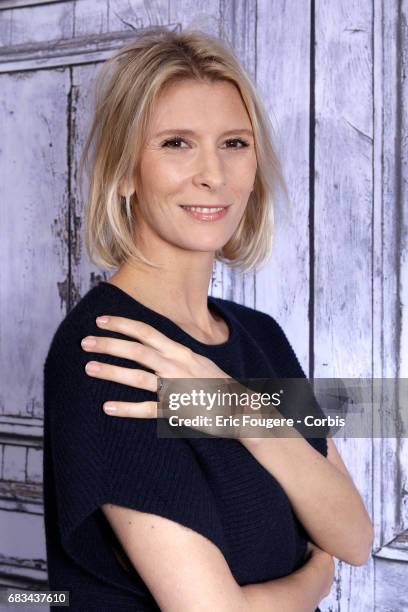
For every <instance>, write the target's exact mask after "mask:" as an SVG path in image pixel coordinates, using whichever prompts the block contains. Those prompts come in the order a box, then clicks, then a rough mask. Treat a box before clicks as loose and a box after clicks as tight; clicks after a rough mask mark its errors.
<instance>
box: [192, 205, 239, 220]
mask: <svg viewBox="0 0 408 612" xmlns="http://www.w3.org/2000/svg"><path fill="white" fill-rule="evenodd" d="M181 208H183V209H184V210H185V211H186V213H187V214H189V215H190V216H191V217H193V218H195V219H198V220H200V221H216V220H217V219H222V218H223V217H225V215H226V214H227V212H228V208H229V205H228V206H181Z"/></svg>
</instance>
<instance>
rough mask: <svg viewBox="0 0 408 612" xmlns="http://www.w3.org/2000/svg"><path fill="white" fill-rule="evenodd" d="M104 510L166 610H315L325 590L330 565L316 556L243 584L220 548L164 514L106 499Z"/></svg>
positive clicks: (146, 581)
mask: <svg viewBox="0 0 408 612" xmlns="http://www.w3.org/2000/svg"><path fill="white" fill-rule="evenodd" d="M102 510H103V512H104V514H105V516H106V517H107V519H108V521H109V522H110V524H111V525H112V529H113V530H114V532H115V533H116V535H117V538H118V540H119V542H120V543H121V544H122V547H123V549H124V551H125V552H126V554H127V556H128V558H129V560H130V562H131V563H132V564H133V566H134V567H135V568H136V570H137V572H138V573H139V574H140V576H141V578H142V580H143V581H144V582H145V584H146V585H147V587H148V589H149V590H150V592H151V593H152V595H153V597H154V599H155V600H156V602H157V604H158V605H159V607H160V609H161V610H162V611H163V612H201V611H204V610H205V611H208V610H211V611H213V610H217V612H264V611H265V612H266V610H267V611H268V612H273V611H274V610H276V612H311V611H312V610H314V609H315V607H316V605H317V604H318V602H319V601H320V600H321V599H322V598H323V597H324V596H325V595H326V594H327V588H330V586H329V585H331V581H332V575H331V573H330V572H331V570H330V564H329V563H328V562H327V559H328V558H329V555H326V553H322V554H323V555H326V564H324V563H322V559H321V558H320V560H319V559H318V558H312V559H311V560H310V561H308V562H306V564H305V565H304V566H303V567H302V568H301V569H300V570H298V571H296V572H294V573H293V574H291V575H290V576H287V577H285V578H279V579H278V580H271V581H268V582H264V583H259V584H253V585H246V586H244V587H240V586H239V585H238V583H237V582H236V580H235V578H234V576H233V575H232V573H231V570H230V568H229V566H228V564H227V562H226V560H225V557H224V556H223V554H222V552H221V551H220V549H219V548H218V547H217V546H216V545H215V544H214V543H213V542H211V541H210V540H208V539H207V538H205V537H204V536H202V535H201V534H199V533H197V532H195V531H193V530H191V529H188V528H187V527H184V526H183V525H180V524H179V523H176V522H174V521H171V520H169V519H166V518H164V517H161V516H158V515H155V514H150V513H146V512H140V511H138V510H134V509H130V508H124V507H121V506H116V505H113V504H104V505H103V506H102Z"/></svg>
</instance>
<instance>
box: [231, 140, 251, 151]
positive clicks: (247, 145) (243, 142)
mask: <svg viewBox="0 0 408 612" xmlns="http://www.w3.org/2000/svg"><path fill="white" fill-rule="evenodd" d="M225 142H227V143H231V142H233V143H240V144H241V145H242V146H240V147H228V148H229V149H245V148H246V147H249V143H248V142H247V141H246V140H242V138H231V139H230V140H226V141H225Z"/></svg>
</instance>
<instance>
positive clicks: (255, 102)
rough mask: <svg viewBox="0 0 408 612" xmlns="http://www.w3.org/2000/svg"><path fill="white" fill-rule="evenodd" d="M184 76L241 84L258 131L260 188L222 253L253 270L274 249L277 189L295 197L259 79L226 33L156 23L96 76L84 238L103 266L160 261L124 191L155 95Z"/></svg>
mask: <svg viewBox="0 0 408 612" xmlns="http://www.w3.org/2000/svg"><path fill="white" fill-rule="evenodd" d="M180 79H183V80H184V79H194V80H197V81H204V82H214V81H220V80H221V81H229V82H230V83H232V84H234V85H235V86H236V87H237V88H238V91H239V93H240V95H241V98H242V100H243V103H244V105H245V107H246V109H247V112H248V115H249V118H250V121H251V123H252V129H253V132H254V141H255V151H256V157H257V172H256V178H255V184H254V189H253V191H252V192H251V195H250V198H249V200H248V204H247V206H246V209H245V212H244V214H243V216H242V219H241V221H240V223H239V225H238V226H237V229H236V231H235V232H234V234H233V236H231V238H230V240H229V241H228V242H227V243H226V244H225V245H224V246H223V247H222V248H220V249H219V250H217V251H216V252H215V255H214V256H215V259H216V260H218V261H222V262H224V263H226V264H227V265H229V266H230V267H234V268H235V267H241V268H242V271H248V270H249V269H251V268H253V267H255V266H259V265H260V264H261V263H264V262H265V261H266V259H267V258H268V257H269V255H270V252H271V249H272V236H273V229H274V214H273V205H274V202H275V194H276V190H277V188H278V187H280V188H282V190H283V193H284V195H285V196H286V198H287V200H289V197H288V191H287V187H286V184H285V180H284V178H283V173H282V171H281V165H280V161H279V159H278V155H277V153H276V151H275V148H274V145H273V141H272V134H273V128H272V125H271V123H270V121H269V118H268V115H267V113H266V111H265V109H264V106H263V104H262V102H261V100H260V98H259V96H258V94H257V92H256V89H255V87H254V85H253V84H252V82H251V80H250V78H249V77H248V75H247V74H246V72H245V70H244V68H243V67H242V66H241V64H240V63H239V61H238V60H237V58H236V57H235V55H234V53H233V51H232V49H230V48H228V47H227V45H226V44H224V43H223V42H222V41H221V40H220V39H217V38H215V37H213V36H211V35H209V34H206V33H204V32H201V31H197V30H184V31H182V32H175V31H170V30H168V29H166V28H164V27H161V26H155V27H152V28H149V29H147V30H145V31H143V32H142V33H141V34H140V35H139V36H138V37H137V38H136V39H135V40H133V41H132V42H131V43H130V44H127V45H125V46H123V47H121V48H120V49H119V50H118V51H117V52H116V53H115V54H114V55H113V56H112V57H111V58H109V59H108V60H107V61H106V62H104V64H103V65H102V67H101V69H100V71H99V73H98V77H97V80H96V87H95V92H94V95H95V100H94V103H95V108H94V115H93V120H92V123H91V127H90V130H89V133H88V137H87V139H86V142H85V146H84V150H83V153H82V156H81V160H80V184H82V179H83V170H84V167H87V174H88V177H89V192H88V201H87V206H86V213H85V236H84V238H85V246H86V250H87V252H88V255H89V257H90V259H91V260H92V261H93V262H94V263H95V264H96V265H98V266H102V267H105V268H117V267H119V266H120V265H121V264H122V263H123V262H124V261H127V260H129V259H130V260H134V261H136V262H137V261H139V262H140V261H143V262H145V263H146V264H148V265H152V266H155V264H153V263H152V262H150V261H148V260H146V258H145V257H144V256H143V255H142V253H141V252H140V251H139V250H138V249H137V248H136V245H135V243H134V234H133V229H134V227H133V220H132V208H133V206H135V205H136V204H137V202H136V198H135V195H132V196H131V198H130V199H128V198H123V197H122V196H121V195H120V192H119V190H120V188H121V186H123V185H126V184H129V182H130V179H131V178H132V176H133V175H134V173H135V170H136V169H137V168H138V160H139V154H140V152H141V150H142V147H143V145H144V141H145V136H146V133H147V128H148V126H149V121H150V118H151V114H152V109H153V105H154V101H155V99H156V98H157V96H158V94H159V93H160V91H161V90H162V88H163V87H164V86H165V85H167V84H169V83H172V82H174V81H176V80H180ZM91 150H92V155H91ZM124 202H125V205H124ZM155 267H156V266H155Z"/></svg>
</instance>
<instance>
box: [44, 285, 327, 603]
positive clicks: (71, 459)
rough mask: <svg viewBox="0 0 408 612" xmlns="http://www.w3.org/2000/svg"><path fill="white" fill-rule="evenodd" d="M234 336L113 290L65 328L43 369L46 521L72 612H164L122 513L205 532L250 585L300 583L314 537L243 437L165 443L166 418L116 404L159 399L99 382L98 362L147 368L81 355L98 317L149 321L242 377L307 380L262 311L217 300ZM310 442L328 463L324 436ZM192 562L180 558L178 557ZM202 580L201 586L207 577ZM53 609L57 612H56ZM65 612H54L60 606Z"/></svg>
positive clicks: (106, 288)
mask: <svg viewBox="0 0 408 612" xmlns="http://www.w3.org/2000/svg"><path fill="white" fill-rule="evenodd" d="M208 307H209V309H210V310H211V311H212V312H214V313H215V314H217V315H218V316H220V317H222V318H223V319H224V320H225V322H226V323H227V324H228V328H229V338H228V340H227V341H226V342H224V343H221V344H205V343H203V342H200V341H198V340H196V339H195V338H193V337H192V336H190V335H189V334H187V333H186V332H185V331H183V330H182V329H181V328H180V327H179V326H178V325H176V324H175V323H174V322H173V321H171V320H170V319H169V318H167V317H165V316H163V315H161V314H160V313H157V312H155V311H153V310H151V309H150V308H148V307H146V306H145V305H143V304H141V303H140V302H139V301H137V300H135V299H134V298H133V297H132V296H130V295H129V294H128V293H127V292H125V291H123V290H122V289H119V288H118V287H116V286H114V285H112V284H111V283H109V282H105V281H102V282H99V284H98V285H96V286H95V287H93V288H92V289H90V290H89V291H88V292H87V293H86V294H85V295H84V297H82V299H80V301H79V302H78V303H77V304H76V306H75V307H74V308H73V309H72V310H71V311H70V312H69V313H68V315H67V316H66V317H65V318H64V320H63V321H62V322H61V323H60V325H59V326H58V329H57V330H56V332H55V334H54V336H53V338H52V342H51V345H50V347H49V351H48V355H47V358H46V361H45V364H44V463H43V477H44V480H43V482H44V521H45V535H46V549H47V564H48V578H49V588H50V589H52V590H65V591H69V592H70V609H71V610H75V611H81V612H84V611H85V612H86V611H87V610H98V611H103V610H106V611H110V610H112V611H113V610H115V611H120V610H123V611H125V610H133V611H146V610H159V607H158V606H157V604H156V602H155V600H154V598H153V596H152V595H151V593H150V592H149V590H148V588H147V586H146V585H145V583H144V582H143V580H142V579H141V577H140V576H139V574H138V572H137V571H136V569H135V568H134V567H133V566H132V565H131V564H130V562H129V568H128V571H126V570H125V568H124V567H123V566H122V564H121V563H120V562H119V560H118V558H117V556H116V555H115V552H114V550H113V547H114V546H116V547H118V546H119V543H118V541H117V539H116V537H115V535H114V533H113V530H112V528H111V527H110V524H109V522H108V521H107V519H106V517H105V516H104V514H103V512H102V510H101V506H102V504H104V503H108V502H110V503H112V504H117V505H120V506H126V507H128V508H134V509H136V510H139V511H143V512H148V513H153V514H156V515H160V516H163V517H166V518H168V519H171V520H173V521H175V522H177V523H180V524H182V525H184V526H186V527H189V528H190V529H192V530H194V531H196V532H198V533H200V534H202V535H203V536H204V537H206V538H208V539H209V540H210V541H212V542H213V543H214V544H215V545H216V546H217V547H218V548H219V549H220V550H221V552H222V554H223V555H224V557H225V559H226V561H227V563H228V565H229V567H230V569H231V572H232V574H233V576H234V578H235V579H236V581H237V583H238V584H239V585H241V586H243V585H245V584H250V583H257V582H264V581H266V580H272V579H276V578H279V577H282V576H286V575H288V574H290V573H292V572H293V571H294V570H295V569H297V568H299V567H300V566H301V565H303V563H304V555H305V550H306V541H307V534H306V532H305V530H304V529H303V527H302V525H301V524H300V522H299V521H298V519H297V517H296V516H295V514H294V512H293V509H292V507H291V504H290V501H289V499H288V497H287V495H286V493H285V491H284V490H283V488H282V487H281V486H280V484H279V483H278V481H277V480H276V479H275V478H274V477H273V476H272V475H271V474H270V473H269V472H268V471H267V470H266V469H265V468H264V467H263V466H262V465H261V464H260V463H259V462H258V461H257V460H256V459H255V458H254V457H253V455H252V454H251V453H250V452H249V451H248V450H247V449H246V448H245V447H244V446H243V445H242V444H241V443H240V442H239V440H237V439H233V438H221V437H219V438H218V437H211V436H208V437H204V438H199V437H195V438H194V437H193V438H160V437H158V434H157V420H156V419H137V418H133V419H132V418H122V417H114V416H110V415H107V414H105V413H104V411H103V409H102V405H103V403H104V402H105V401H107V400H117V401H131V402H140V401H144V400H153V401H157V395H156V393H153V392H151V391H146V390H144V389H140V388H134V387H130V386H127V385H123V384H119V383H116V382H112V381H108V380H102V379H97V378H94V377H91V376H89V375H88V374H86V372H85V369H84V368H85V364H86V363H87V362H88V361H91V360H96V361H103V362H105V363H110V364H114V365H119V366H124V367H132V368H138V369H144V370H147V371H152V370H149V368H147V367H144V366H142V365H141V364H139V363H137V362H134V361H130V360H128V359H125V358H119V357H114V356H111V355H106V354H99V353H91V352H89V351H84V350H83V349H82V347H81V339H82V338H84V337H85V336H88V335H95V336H110V337H114V338H123V339H127V340H129V337H127V336H124V335H122V334H120V333H117V332H112V331H109V330H102V329H100V328H99V327H98V326H97V325H96V322H95V319H96V317H97V316H100V315H104V314H105V315H116V316H122V317H128V318H131V319H135V320H140V321H144V322H146V323H148V324H149V325H151V326H152V327H154V328H155V329H157V330H159V331H160V332H162V333H164V334H165V335H166V336H168V337H169V338H171V339H172V340H175V341H176V342H179V343H181V344H183V345H185V346H188V347H189V348H191V349H192V350H193V351H194V352H195V353H199V354H201V355H205V356H206V357H208V358H210V359H211V360H212V361H213V362H214V363H216V364H217V365H218V366H219V367H220V368H221V369H222V370H223V371H224V372H226V373H227V374H228V375H229V376H230V377H232V378H236V379H238V378H275V377H279V378H305V374H304V372H303V370H302V368H301V366H300V364H299V361H298V359H297V357H296V355H295V353H294V351H293V349H292V347H291V345H290V343H289V341H288V339H287V337H286V335H285V334H284V332H283V330H282V329H281V327H280V326H279V324H278V323H277V322H276V320H275V319H274V318H273V317H272V316H270V315H269V314H266V313H264V312H261V311H258V310H255V309H253V308H250V307H248V306H243V305H240V304H238V303H235V302H233V301H230V300H225V299H221V298H216V297H213V296H208ZM308 442H309V443H310V444H311V445H312V446H313V447H314V448H315V450H316V451H317V452H319V453H321V454H322V455H324V456H326V455H327V441H326V439H325V438H312V439H308ZM180 554H182V551H180ZM197 580H199V576H198V577H197ZM53 609H54V607H52V606H51V610H53ZM55 609H56V608H55Z"/></svg>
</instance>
